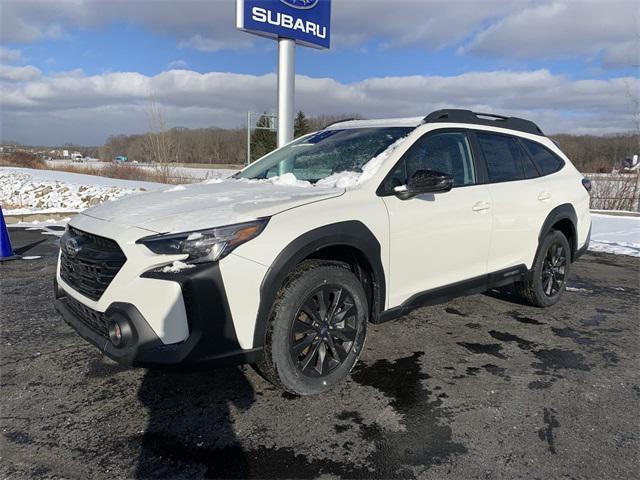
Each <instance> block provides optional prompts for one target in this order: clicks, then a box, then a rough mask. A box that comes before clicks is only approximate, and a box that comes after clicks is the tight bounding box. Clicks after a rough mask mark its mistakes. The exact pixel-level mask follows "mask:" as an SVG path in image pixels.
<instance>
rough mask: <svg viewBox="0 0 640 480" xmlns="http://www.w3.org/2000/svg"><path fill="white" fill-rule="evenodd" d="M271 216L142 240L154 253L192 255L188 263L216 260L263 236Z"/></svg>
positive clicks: (187, 260)
mask: <svg viewBox="0 0 640 480" xmlns="http://www.w3.org/2000/svg"><path fill="white" fill-rule="evenodd" d="M268 221H269V219H267V218H265V219H260V220H256V221H253V222H246V223H238V224H236V225H229V226H225V227H218V228H210V229H208V230H196V231H193V232H184V233H176V234H168V235H154V236H152V237H145V238H142V239H140V240H138V241H137V242H136V243H141V244H143V245H144V246H146V247H147V248H148V249H149V250H151V251H152V252H154V253H158V254H161V255H189V257H188V258H187V259H186V260H185V261H186V262H188V263H203V262H215V261H217V260H220V259H221V258H223V257H225V256H226V255H228V254H229V253H231V252H232V251H233V249H234V248H236V247H238V246H239V245H242V244H243V243H245V242H248V241H249V240H251V239H252V238H255V237H257V236H258V235H260V233H261V232H262V230H264V227H265V226H266V225H267V222H268Z"/></svg>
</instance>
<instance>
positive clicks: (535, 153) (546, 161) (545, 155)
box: [522, 139, 564, 175]
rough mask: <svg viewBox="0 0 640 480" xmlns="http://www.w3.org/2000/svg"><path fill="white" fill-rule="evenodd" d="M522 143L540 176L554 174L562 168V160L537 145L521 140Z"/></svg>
mask: <svg viewBox="0 0 640 480" xmlns="http://www.w3.org/2000/svg"><path fill="white" fill-rule="evenodd" d="M522 143H523V144H524V146H525V148H526V149H527V151H528V152H529V155H531V158H532V159H533V161H534V162H535V164H536V165H537V167H538V170H540V171H541V172H542V175H549V174H550V173H555V172H557V171H558V170H560V169H561V168H562V167H563V166H564V162H563V161H562V159H560V158H558V157H557V156H556V155H554V154H553V153H551V152H550V151H549V150H547V149H546V148H545V147H543V146H542V145H540V144H539V143H537V142H532V141H531V140H524V139H523V140H522Z"/></svg>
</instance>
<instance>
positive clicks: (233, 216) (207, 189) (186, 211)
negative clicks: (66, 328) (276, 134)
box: [83, 175, 344, 233]
mask: <svg viewBox="0 0 640 480" xmlns="http://www.w3.org/2000/svg"><path fill="white" fill-rule="evenodd" d="M291 176H292V177H293V180H292V179H291V178H288V177H287V176H284V175H283V177H279V178H278V179H275V180H273V181H255V180H218V179H215V180H208V181H206V182H203V183H196V184H191V185H178V186H174V187H170V188H167V189H163V190H159V191H155V192H149V193H143V194H139V195H131V196H128V197H125V198H123V199H120V200H117V201H114V202H109V203H105V204H103V205H99V206H97V207H93V208H90V209H89V210H85V211H84V212H83V215H88V216H90V217H93V218H98V219H100V220H107V221H112V222H115V223H119V224H122V225H128V226H132V227H138V228H143V229H146V230H150V231H153V232H158V233H169V232H174V233H178V232H186V231H190V230H202V229H205V228H210V227H217V226H221V225H231V224H234V223H240V222H246V221H250V220H255V219H256V218H259V217H265V216H270V215H275V214H277V213H280V212H282V211H284V210H288V209H290V208H294V207H299V206H302V205H305V204H307V203H310V202H314V201H318V200H324V199H328V198H332V197H336V196H339V195H341V194H342V193H344V189H338V188H332V187H326V186H325V187H315V186H311V185H310V184H309V183H308V182H301V181H297V180H296V179H295V177H294V176H293V175H291Z"/></svg>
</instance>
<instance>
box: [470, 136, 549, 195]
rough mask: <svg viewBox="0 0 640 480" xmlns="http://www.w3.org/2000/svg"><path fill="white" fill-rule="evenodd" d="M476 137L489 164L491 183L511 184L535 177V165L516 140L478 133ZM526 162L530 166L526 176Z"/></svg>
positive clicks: (488, 171) (488, 170)
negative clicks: (514, 181)
mask: <svg viewBox="0 0 640 480" xmlns="http://www.w3.org/2000/svg"><path fill="white" fill-rule="evenodd" d="M476 137H477V138H478V143H479V145H480V150H482V154H483V155H484V159H485V161H486V163H487V175H488V176H489V182H491V183H496V182H509V181H513V180H523V179H525V178H531V177H532V176H535V175H534V173H533V172H532V171H531V167H533V165H531V164H530V160H529V159H528V158H527V156H526V154H525V153H524V151H523V150H522V147H520V144H519V143H518V141H517V140H516V139H515V138H513V137H507V136H505V135H493V134H491V133H480V132H476ZM526 162H529V165H527V172H526V174H525V165H526ZM534 170H535V169H534ZM536 173H537V172H536Z"/></svg>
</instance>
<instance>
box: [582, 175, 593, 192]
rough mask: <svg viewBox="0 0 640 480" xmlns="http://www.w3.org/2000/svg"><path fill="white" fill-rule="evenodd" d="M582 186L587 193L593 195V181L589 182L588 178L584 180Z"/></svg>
mask: <svg viewBox="0 0 640 480" xmlns="http://www.w3.org/2000/svg"><path fill="white" fill-rule="evenodd" d="M582 186H583V187H584V189H585V190H586V191H587V192H589V193H591V180H589V179H588V178H583V179H582Z"/></svg>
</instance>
